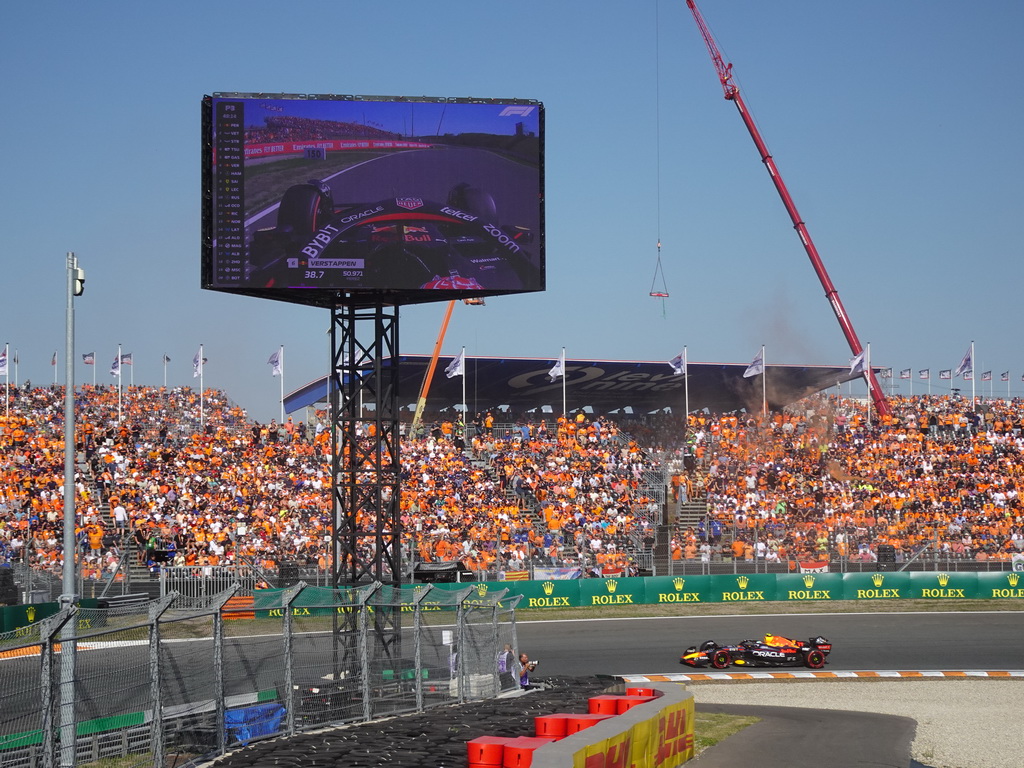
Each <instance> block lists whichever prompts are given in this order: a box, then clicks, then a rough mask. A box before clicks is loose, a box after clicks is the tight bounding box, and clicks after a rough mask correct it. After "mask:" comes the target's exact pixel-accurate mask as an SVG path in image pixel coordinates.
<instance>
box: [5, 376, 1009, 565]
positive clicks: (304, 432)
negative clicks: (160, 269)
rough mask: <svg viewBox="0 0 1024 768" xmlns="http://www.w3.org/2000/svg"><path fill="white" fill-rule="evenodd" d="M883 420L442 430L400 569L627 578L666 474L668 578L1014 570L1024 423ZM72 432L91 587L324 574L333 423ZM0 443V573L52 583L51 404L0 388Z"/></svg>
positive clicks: (832, 406) (113, 407)
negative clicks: (3, 400)
mask: <svg viewBox="0 0 1024 768" xmlns="http://www.w3.org/2000/svg"><path fill="white" fill-rule="evenodd" d="M891 403H892V406H893V411H894V415H893V416H892V417H888V416H887V417H885V418H883V419H877V418H875V419H872V420H871V421H870V422H869V421H868V418H867V414H866V413H865V411H864V406H863V404H861V403H857V402H855V401H852V400H846V399H839V398H836V397H826V396H816V397H812V398H808V399H805V400H803V401H801V402H800V403H798V404H796V406H794V407H790V408H787V409H786V410H785V411H783V412H779V413H773V414H771V415H770V417H769V418H767V419H759V418H757V417H756V416H752V415H750V414H746V413H737V414H724V415H720V414H707V413H694V414H691V415H690V416H689V418H688V420H685V421H684V418H683V417H682V416H671V415H666V414H662V415H658V416H647V417H641V418H638V419H631V420H629V422H628V423H626V422H617V421H615V420H613V419H611V418H609V417H598V416H593V415H586V414H583V413H578V414H573V415H571V416H570V417H569V418H565V417H560V418H557V419H554V420H551V421H550V423H549V420H548V418H547V417H544V416H543V415H539V414H534V415H527V416H524V417H523V418H521V419H514V420H513V422H512V424H509V421H508V420H509V417H508V415H503V414H498V415H497V419H496V417H495V415H494V414H492V413H487V414H477V415H476V416H475V417H474V418H472V419H470V420H469V423H468V424H467V423H463V421H462V420H461V418H460V417H458V416H457V415H455V416H453V417H452V418H449V419H445V418H438V420H437V422H435V423H434V424H432V425H430V426H428V427H427V428H426V429H424V430H422V432H421V433H418V434H416V435H414V436H406V437H403V442H402V448H401V461H402V466H401V473H402V476H401V494H402V495H401V499H400V504H399V514H400V515H401V518H402V524H403V530H404V536H405V538H404V540H403V542H402V548H403V550H404V551H405V552H407V553H411V554H412V555H413V556H414V557H415V558H416V559H417V560H421V561H446V562H448V561H454V560H459V561H461V562H462V563H463V564H465V565H466V566H467V567H468V568H470V569H471V570H475V571H488V572H494V571H498V570H504V571H506V572H508V571H523V570H527V569H528V568H529V567H530V566H538V565H543V566H555V567H579V568H581V569H603V570H605V571H613V572H614V571H618V572H625V573H635V572H636V569H637V562H636V561H635V560H634V557H635V556H638V555H639V553H641V552H643V551H644V550H650V548H651V546H652V544H653V542H654V535H655V527H656V525H657V524H658V522H660V520H661V515H662V512H663V510H662V508H661V506H660V505H659V504H658V503H657V501H656V495H655V494H654V493H652V488H653V487H656V486H658V484H659V483H662V482H664V480H663V474H662V472H661V470H662V468H663V467H673V468H678V471H676V472H675V473H674V474H672V476H671V481H670V484H669V500H668V502H667V507H668V511H669V512H671V510H672V509H674V508H675V505H676V504H677V503H678V502H681V501H683V500H688V499H695V500H704V499H706V500H707V504H708V507H707V509H708V514H707V515H706V516H704V517H703V518H702V519H700V520H699V521H698V522H696V523H695V524H692V525H687V526H682V527H678V528H676V529H675V530H674V535H673V537H672V541H671V553H672V556H673V557H675V558H677V559H705V560H712V559H720V558H723V557H724V558H737V559H742V560H764V561H766V562H774V561H779V562H787V561H788V562H797V561H823V560H830V559H834V558H845V559H848V560H851V561H857V560H862V561H872V560H873V559H875V558H876V557H877V553H878V547H879V545H886V546H891V547H892V548H893V551H894V552H896V553H897V556H898V558H899V559H904V558H908V557H911V556H914V555H916V554H918V552H919V550H921V549H926V550H927V551H928V552H929V553H931V554H941V555H942V556H945V557H950V558H965V559H966V558H970V559H973V560H1005V559H1008V558H1010V557H1011V556H1012V555H1013V554H1014V553H1017V552H1020V551H1021V549H1022V547H1024V516H1022V512H1021V507H1020V503H1019V500H1018V484H1019V483H1020V482H1022V481H1024V434H1022V431H1024V403H1020V402H1017V401H1000V400H995V401H990V402H986V403H984V404H983V405H982V406H981V407H979V408H977V409H974V408H971V404H970V401H969V400H964V399H961V398H958V397H952V396H944V397H917V398H893V399H892V400H891ZM76 414H77V419H78V424H77V433H76V440H77V442H78V451H79V458H80V461H79V463H78V466H77V470H76V478H75V492H76V494H77V496H78V499H77V505H76V508H77V511H78V527H77V530H76V540H77V542H78V546H79V548H80V550H81V563H82V573H83V576H84V577H85V578H94V579H95V578H102V577H103V576H104V575H107V576H109V575H110V574H112V573H114V571H115V570H116V569H117V564H118V561H119V560H120V558H121V555H122V554H124V553H125V552H126V551H127V549H128V548H129V547H131V548H132V551H133V552H134V553H135V554H134V557H137V558H138V559H139V561H140V562H142V563H144V564H147V565H148V566H150V567H152V568H159V567H161V566H163V565H165V564H166V565H174V566H196V567H201V566H215V565H225V564H234V563H241V562H243V561H244V562H249V563H255V564H256V565H258V566H259V567H261V568H264V569H267V570H273V569H275V568H277V567H278V566H279V565H281V564H283V563H298V564H304V565H310V566H316V567H318V568H320V569H321V570H329V568H330V560H329V558H330V553H331V547H330V527H331V524H330V521H331V511H332V504H333V500H332V497H331V493H330V474H331V468H330V462H331V446H330V433H329V430H328V429H327V428H326V422H325V420H326V414H324V413H322V412H316V413H314V414H312V415H311V417H310V419H309V423H302V422H298V421H293V420H292V419H291V418H289V419H287V420H285V421H284V423H280V424H279V423H277V422H276V421H271V422H270V423H269V424H260V423H258V422H252V421H250V420H248V419H247V418H246V415H245V413H244V411H242V409H240V408H238V407H237V406H234V405H233V404H232V403H231V402H230V401H229V400H228V399H227V397H226V396H225V395H224V393H222V392H218V391H215V390H208V391H206V392H204V393H203V398H202V412H201V413H200V396H199V393H198V392H195V391H193V390H191V389H189V388H175V389H163V388H153V387H130V388H127V390H126V391H124V392H123V393H122V392H119V391H118V390H117V389H116V388H113V387H89V386H86V387H83V388H82V390H81V391H80V393H79V394H78V397H77V398H76ZM496 421H501V422H502V426H501V427H500V428H497V427H496ZM0 424H2V428H3V429H2V445H0V562H2V561H5V560H7V561H17V562H26V563H30V564H32V565H33V566H34V567H36V568H38V569H42V570H48V571H51V572H53V573H59V572H60V568H61V560H62V552H61V547H62V527H63V491H64V456H63V393H62V391H61V390H60V388H59V387H55V388H49V387H47V388H31V387H20V388H17V387H15V388H12V389H11V394H10V398H9V401H8V403H7V407H6V409H5V410H4V411H3V412H0ZM362 439H366V440H369V439H370V437H369V436H364V437H363V438H362ZM373 523H374V521H372V520H362V521H361V525H362V526H364V527H365V528H367V529H369V528H372V525H373Z"/></svg>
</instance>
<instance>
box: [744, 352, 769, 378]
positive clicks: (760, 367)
mask: <svg viewBox="0 0 1024 768" xmlns="http://www.w3.org/2000/svg"><path fill="white" fill-rule="evenodd" d="M761 373H764V347H762V348H761V351H760V352H758V353H757V357H755V358H754V360H753V362H751V363H750V365H748V366H747V370H745V371H744V372H743V378H744V379H749V378H750V377H751V376H757V375H758V374H761Z"/></svg>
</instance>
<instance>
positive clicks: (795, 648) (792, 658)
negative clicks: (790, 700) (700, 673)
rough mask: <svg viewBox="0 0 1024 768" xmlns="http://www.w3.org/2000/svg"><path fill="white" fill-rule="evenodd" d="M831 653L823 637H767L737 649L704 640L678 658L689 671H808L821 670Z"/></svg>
mask: <svg viewBox="0 0 1024 768" xmlns="http://www.w3.org/2000/svg"><path fill="white" fill-rule="evenodd" d="M831 652H832V644H831V643H830V642H829V641H828V640H826V639H825V638H824V637H820V636H819V637H812V638H810V639H808V640H807V641H806V642H805V641H803V640H790V639H789V638H787V637H782V636H781V635H772V634H768V635H765V636H764V640H743V641H742V642H740V643H739V644H738V645H719V644H718V643H716V642H715V641H714V640H707V641H705V642H703V643H701V644H700V645H699V646H691V647H690V648H687V649H686V650H685V651H683V654H682V656H680V657H679V663H680V664H687V665H689V666H691V667H713V668H715V669H726V668H727V667H729V666H730V665H732V664H735V665H736V666H738V667H809V668H811V669H821V668H822V667H824V666H825V664H826V663H827V660H828V655H829V654H830V653H831Z"/></svg>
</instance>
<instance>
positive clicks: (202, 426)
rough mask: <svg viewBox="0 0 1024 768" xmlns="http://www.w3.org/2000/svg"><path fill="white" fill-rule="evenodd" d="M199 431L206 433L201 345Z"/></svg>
mask: <svg viewBox="0 0 1024 768" xmlns="http://www.w3.org/2000/svg"><path fill="white" fill-rule="evenodd" d="M199 431H200V432H205V431H206V413H205V412H204V407H203V345H202V344H200V345H199Z"/></svg>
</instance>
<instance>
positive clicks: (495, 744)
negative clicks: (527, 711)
mask: <svg viewBox="0 0 1024 768" xmlns="http://www.w3.org/2000/svg"><path fill="white" fill-rule="evenodd" d="M515 738H516V737H511V736H478V737H476V738H475V739H472V740H470V741H467V742H466V755H467V757H468V758H469V764H470V765H476V766H499V765H501V763H502V760H504V758H505V745H506V744H508V743H509V742H510V741H515Z"/></svg>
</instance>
